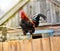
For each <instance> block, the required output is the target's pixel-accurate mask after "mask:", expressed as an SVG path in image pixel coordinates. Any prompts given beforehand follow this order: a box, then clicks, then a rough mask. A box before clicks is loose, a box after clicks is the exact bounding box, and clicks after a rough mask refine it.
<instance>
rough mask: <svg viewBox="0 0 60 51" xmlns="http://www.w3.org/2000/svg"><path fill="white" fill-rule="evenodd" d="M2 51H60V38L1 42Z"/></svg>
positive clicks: (0, 49) (0, 48)
mask: <svg viewBox="0 0 60 51" xmlns="http://www.w3.org/2000/svg"><path fill="white" fill-rule="evenodd" d="M0 51H60V36H59V37H50V38H49V37H48V38H38V39H29V40H28V39H25V40H15V41H14V40H13V41H6V42H0Z"/></svg>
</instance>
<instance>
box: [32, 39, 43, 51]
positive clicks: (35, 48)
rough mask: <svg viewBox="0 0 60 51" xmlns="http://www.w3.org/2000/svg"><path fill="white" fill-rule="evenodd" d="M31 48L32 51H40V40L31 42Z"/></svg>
mask: <svg viewBox="0 0 60 51" xmlns="http://www.w3.org/2000/svg"><path fill="white" fill-rule="evenodd" d="M32 48H33V51H42V42H41V39H33V40H32Z"/></svg>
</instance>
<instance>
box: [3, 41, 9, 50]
mask: <svg viewBox="0 0 60 51" xmlns="http://www.w3.org/2000/svg"><path fill="white" fill-rule="evenodd" d="M2 43H3V44H2V45H3V47H2V51H9V46H8V42H2Z"/></svg>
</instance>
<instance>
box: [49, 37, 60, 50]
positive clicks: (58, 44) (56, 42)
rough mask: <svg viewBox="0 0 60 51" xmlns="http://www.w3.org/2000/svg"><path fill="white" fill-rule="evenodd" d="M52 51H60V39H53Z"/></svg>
mask: <svg viewBox="0 0 60 51" xmlns="http://www.w3.org/2000/svg"><path fill="white" fill-rule="evenodd" d="M50 39H51V51H60V37H51V38H50Z"/></svg>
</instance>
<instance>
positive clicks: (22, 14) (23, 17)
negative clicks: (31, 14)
mask: <svg viewBox="0 0 60 51" xmlns="http://www.w3.org/2000/svg"><path fill="white" fill-rule="evenodd" d="M20 13H21V18H22V19H25V20H28V16H27V14H26V13H25V12H24V11H23V10H21V11H20Z"/></svg>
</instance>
